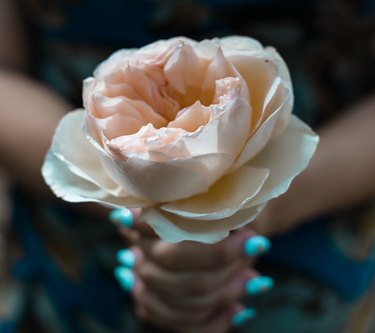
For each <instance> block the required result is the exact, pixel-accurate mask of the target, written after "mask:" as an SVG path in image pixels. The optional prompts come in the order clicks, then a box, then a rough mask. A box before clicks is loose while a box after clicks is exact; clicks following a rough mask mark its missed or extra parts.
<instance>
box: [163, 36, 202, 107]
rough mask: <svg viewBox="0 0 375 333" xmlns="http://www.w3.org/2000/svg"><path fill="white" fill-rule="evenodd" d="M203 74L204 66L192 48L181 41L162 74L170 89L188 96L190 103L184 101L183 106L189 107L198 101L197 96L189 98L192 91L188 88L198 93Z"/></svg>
mask: <svg viewBox="0 0 375 333" xmlns="http://www.w3.org/2000/svg"><path fill="white" fill-rule="evenodd" d="M204 72H205V64H204V63H203V62H202V60H201V59H200V58H198V56H197V55H196V53H195V52H194V49H193V48H192V46H191V45H189V44H185V43H184V42H183V41H181V42H180V43H179V44H178V45H177V47H176V49H175V50H174V51H173V53H172V54H171V56H170V58H169V59H168V61H167V63H166V64H165V66H164V73H165V76H166V78H167V81H168V83H169V85H170V87H172V88H173V89H174V90H176V91H177V92H179V93H181V94H182V95H190V96H189V98H190V99H191V102H190V103H189V102H187V101H185V105H190V104H192V103H193V102H195V101H196V100H197V99H199V95H197V94H195V96H191V90H193V89H188V88H189V87H190V88H193V87H194V88H196V92H197V91H199V89H200V87H201V84H202V80H203V75H204ZM188 91H189V93H188ZM193 95H194V94H193Z"/></svg>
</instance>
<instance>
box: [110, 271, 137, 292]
mask: <svg viewBox="0 0 375 333" xmlns="http://www.w3.org/2000/svg"><path fill="white" fill-rule="evenodd" d="M115 277H116V279H117V280H118V282H119V283H120V285H121V287H122V289H124V290H125V291H127V292H131V291H132V290H133V288H134V284H135V279H134V274H133V272H132V271H131V270H130V269H129V268H125V267H116V268H115Z"/></svg>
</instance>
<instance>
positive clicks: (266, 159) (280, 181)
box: [246, 115, 319, 207]
mask: <svg viewBox="0 0 375 333" xmlns="http://www.w3.org/2000/svg"><path fill="white" fill-rule="evenodd" d="M318 141H319V137H318V136H317V135H316V134H315V133H314V132H313V131H312V130H311V129H310V128H309V127H308V126H307V125H306V124H305V123H303V122H302V121H301V120H299V119H298V118H297V117H296V116H294V115H293V116H292V117H291V120H290V123H289V126H288V128H287V129H286V130H285V131H284V132H283V134H281V135H280V136H279V137H278V138H277V139H275V140H272V141H271V142H269V143H268V145H267V146H266V147H265V148H264V149H263V150H262V151H261V152H260V153H259V154H258V155H257V156H256V157H255V158H254V159H252V160H251V161H249V162H248V165H251V166H252V167H257V168H269V169H270V175H269V177H268V178H267V180H266V182H265V183H264V185H263V187H262V189H261V190H260V191H259V193H258V195H257V196H256V197H255V198H254V200H253V201H251V202H250V203H249V204H248V205H247V206H246V207H252V206H256V205H259V204H264V203H266V202H267V201H269V200H271V199H273V198H276V197H277V196H279V195H281V194H282V193H284V192H286V191H287V189H288V188H289V186H290V184H291V182H292V180H293V179H294V178H295V177H296V176H297V175H298V174H299V173H300V172H301V171H302V170H303V169H305V168H306V166H307V164H308V162H309V160H310V158H311V157H312V156H313V154H314V152H315V149H316V147H317V145H318Z"/></svg>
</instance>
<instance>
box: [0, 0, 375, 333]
mask: <svg viewBox="0 0 375 333" xmlns="http://www.w3.org/2000/svg"><path fill="white" fill-rule="evenodd" d="M15 4H16V2H15V1H12V0H0V117H1V121H0V154H1V167H2V168H4V169H5V170H6V171H7V172H8V174H9V175H10V176H11V177H12V178H13V179H14V180H15V181H17V182H19V183H22V184H23V185H24V186H25V187H27V188H29V189H30V190H31V191H37V193H38V195H39V194H41V193H43V195H45V196H46V197H51V198H52V194H51V193H50V192H49V190H48V189H47V187H46V186H45V185H44V183H43V181H42V178H41V176H40V167H41V165H42V161H43V159H44V156H45V153H46V151H47V149H48V146H49V144H50V141H51V138H52V135H53V132H54V129H55V128H56V125H57V123H58V121H59V120H60V118H61V116H62V115H63V114H64V113H65V112H66V111H68V110H70V109H71V107H70V105H69V104H68V103H67V102H66V101H65V100H64V99H62V98H61V97H59V96H58V95H56V94H54V93H53V92H52V91H51V90H49V89H48V88H46V87H44V86H41V85H40V84H38V83H37V82H35V81H33V80H31V79H29V78H27V77H26V75H25V74H24V73H25V71H27V69H28V67H29V66H30V64H29V58H28V49H27V42H26V40H27V38H26V37H25V34H24V33H23V30H22V22H21V20H20V17H19V15H18V12H17V9H16V8H15ZM374 108H375V102H374V100H373V99H369V100H367V101H365V102H363V103H361V104H358V105H356V106H354V107H353V108H351V109H349V110H348V112H347V113H345V114H344V115H343V117H342V118H341V119H338V120H336V121H335V122H333V123H331V124H329V125H328V126H326V127H325V128H322V129H320V130H319V131H318V132H319V134H320V136H321V142H320V144H319V147H318V149H317V152H316V154H315V156H314V157H313V159H312V161H311V163H310V165H309V167H308V169H307V170H306V171H305V172H303V173H302V174H301V175H300V176H299V177H297V178H296V180H295V181H294V182H293V184H292V186H291V188H290V190H289V191H288V192H287V193H286V194H285V195H283V196H282V197H280V198H278V199H275V200H274V201H272V202H271V203H270V204H269V205H268V207H267V208H266V209H265V210H264V212H263V214H261V215H260V216H259V218H258V219H257V221H255V222H254V223H253V224H252V225H250V226H249V228H250V229H249V230H245V231H243V232H249V233H252V231H250V230H251V229H255V230H256V231H257V232H260V233H262V234H265V235H273V234H277V233H280V232H287V231H288V230H290V229H291V228H293V227H294V226H295V225H297V224H299V223H303V221H305V220H307V219H309V218H312V217H314V216H318V215H320V214H322V213H324V212H329V211H332V210H335V209H339V208H341V207H344V206H347V205H352V204H354V203H356V202H359V201H361V200H362V199H365V198H369V197H370V196H372V195H373V194H374V191H375V173H374V172H373V170H375V149H374V142H375V131H374V130H373V128H374V125H375V112H374ZM311 198H314V200H311ZM106 213H107V211H103V214H106ZM241 237H242V236H241ZM229 241H231V239H230V240H229ZM152 242H154V243H155V244H156V242H158V244H163V243H162V241H160V240H158V239H152V238H150V241H149V242H148V245H146V244H145V243H141V242H140V243H138V244H137V245H136V250H135V251H139V254H138V255H139V257H140V258H141V259H140V261H139V263H142V262H143V265H146V264H148V265H153V267H154V271H153V272H154V273H152V274H151V275H149V277H148V280H146V279H145V280H143V279H142V276H141V275H138V276H137V278H138V279H139V282H138V285H139V286H142V283H143V284H144V286H145V287H144V290H143V291H142V289H140V288H141V287H138V289H135V290H134V297H135V301H136V304H137V307H138V309H139V311H140V312H139V314H140V315H141V317H142V318H145V319H147V320H149V321H151V322H155V323H156V324H158V323H159V320H160V319H158V318H159V317H158V316H159V315H160V313H159V309H160V305H161V304H162V305H163V304H165V305H166V306H167V305H168V304H167V300H169V299H171V298H173V297H174V296H176V298H177V297H178V299H179V300H180V302H181V303H184V302H185V301H186V303H188V300H189V299H190V298H191V291H189V289H186V290H183V291H185V294H182V295H181V289H179V288H170V285H171V284H172V285H173V284H174V285H176V286H177V285H179V286H185V285H189V284H190V285H194V284H198V285H205V286H206V288H203V290H202V292H201V294H200V295H201V297H200V298H198V297H195V299H197V300H198V302H199V301H201V302H203V301H204V300H205V299H206V300H207V299H210V297H211V299H214V300H215V298H213V296H211V295H212V293H213V292H215V291H216V292H217V293H216V295H221V294H220V291H223V292H224V290H226V288H229V290H234V288H236V287H238V285H235V284H231V283H232V281H233V280H232V279H231V278H232V277H233V279H234V278H235V277H236V276H232V275H231V274H229V273H231V272H232V271H231V270H230V269H231V268H233V267H230V263H228V262H226V261H224V262H221V263H218V265H217V267H216V270H212V269H211V270H210V272H215V274H210V275H209V278H208V277H207V268H206V269H203V267H202V266H201V267H199V268H197V267H194V264H195V263H196V258H197V252H198V253H199V254H200V256H202V257H204V256H205V253H206V257H207V258H212V256H214V257H216V258H220V257H221V256H224V258H225V256H226V255H228V254H227V252H229V251H230V250H229V246H228V247H226V246H221V245H218V246H213V247H212V248H208V247H207V246H206V247H205V246H204V245H199V244H195V251H194V252H189V251H180V250H179V249H183V246H186V244H185V245H184V244H183V243H181V244H175V245H170V244H166V243H164V245H162V246H163V247H164V248H165V249H166V250H165V251H157V250H156V249H157V247H156V246H151V245H150V244H151V243H152ZM160 242H161V243H160ZM234 243H236V244H240V245H241V244H242V243H240V242H234ZM201 246H202V248H201ZM239 248H240V247H239ZM178 253H179V254H180V255H179V257H178V260H176V259H173V258H174V257H176V256H177V254H178ZM207 253H213V254H212V256H210V255H208V254H207ZM142 256H143V259H142ZM232 259H233V262H234V263H238V266H237V267H235V268H236V269H233V274H234V273H236V274H237V277H238V276H239V275H241V274H243V276H242V278H243V279H246V278H247V276H245V275H246V274H253V271H252V270H251V268H249V265H248V262H247V261H246V260H244V258H243V256H242V254H241V253H240V252H237V257H235V258H232ZM173 261H174V262H179V263H181V264H180V265H179V266H178V267H176V265H167V266H165V265H164V266H162V264H161V263H163V262H164V263H170V262H173ZM241 265H243V266H241ZM177 268H178V269H177ZM193 268H195V269H194V271H195V273H194V274H190V273H189V272H191V271H192V270H193ZM138 269H142V268H141V267H139V268H138ZM219 272H221V273H219ZM228 272H229V273H228ZM163 274H168V276H169V278H170V279H169V280H168V279H166V278H161V279H160V278H159V279H157V277H158V276H159V277H160V276H166V275H163ZM236 274H234V275H236ZM187 276H190V277H191V280H190V281H188V279H187V278H186V277H187ZM218 277H221V279H219V281H217V280H216V278H218ZM223 277H226V278H227V279H225V278H223ZM240 278H241V277H240ZM204 279H206V280H208V282H205V283H202V282H200V283H196V281H202V280H204ZM194 281H195V282H194ZM164 284H166V286H165V289H164ZM136 288H137V287H136ZM230 288H233V289H230ZM145 290H146V292H145ZM163 290H167V291H168V293H169V294H168V298H167V297H165V292H164V293H163ZM239 293H240V292H239ZM239 293H238V294H236V293H235V292H234V293H233V295H234V296H235V297H234V298H232V299H231V300H230V301H231V302H229V303H228V305H227V308H226V309H225V310H222V311H225V312H224V314H225V315H224V316H221V314H223V313H222V312H220V311H221V310H218V311H219V312H217V313H215V314H214V315H213V317H210V318H208V319H205V320H204V321H202V318H197V319H196V320H195V321H194V318H193V320H192V322H190V325H191V326H190V327H185V330H187V329H188V328H190V331H189V332H192V330H191V327H195V329H196V330H193V331H194V332H197V333H198V332H200V331H201V332H209V331H210V330H211V331H215V332H216V333H219V332H220V331H219V330H218V329H217V328H218V327H220V329H222V330H223V332H225V331H226V330H228V328H229V326H230V318H231V315H232V314H233V313H234V312H235V311H237V310H238V307H237V304H238V299H239V298H240V295H239ZM221 300H222V298H220V297H219V296H217V298H216V301H213V302H211V303H210V302H208V303H209V304H208V303H206V304H205V306H206V308H205V309H204V306H203V307H202V303H201V304H198V305H199V306H200V307H199V306H198V305H197V304H195V305H194V304H193V305H192V306H191V308H193V310H192V312H193V311H195V310H194V309H199V311H202V313H207V312H209V311H211V309H212V308H214V305H215V304H216V305H220V304H221V303H220V302H221ZM168 306H170V305H168ZM142 308H147V313H145V312H142ZM202 308H203V310H202ZM174 310H175V312H174V313H172V314H168V313H165V314H164V315H166V316H169V320H167V321H166V322H164V324H166V325H167V326H168V327H171V328H175V327H181V325H182V324H183V323H184V318H185V317H186V316H187V315H188V312H187V310H186V309H184V308H183V307H182V308H180V309H179V308H178V307H175V309H174ZM167 311H168V308H167ZM195 313H197V312H195ZM221 317H223V318H224V319H225V320H226V321H225V324H223V323H222V322H221V321H219V319H218V318H221ZM173 318H174V319H173ZM190 319H191V318H190ZM198 319H200V320H198ZM194 325H195V326H194ZM215 329H217V330H215ZM181 332H183V331H181Z"/></svg>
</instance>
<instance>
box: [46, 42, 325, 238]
mask: <svg viewBox="0 0 375 333" xmlns="http://www.w3.org/2000/svg"><path fill="white" fill-rule="evenodd" d="M83 100H84V106H85V110H78V111H76V112H72V113H69V114H67V115H66V116H65V117H64V118H63V119H62V121H61V123H60V124H59V126H58V128H57V130H56V133H55V137H54V139H53V143H52V146H51V149H50V151H49V153H48V155H47V157H46V160H45V163H44V166H43V169H42V173H43V176H44V178H45V180H46V182H47V183H48V184H49V186H50V187H51V188H52V190H53V191H54V192H55V194H56V195H57V196H59V197H62V198H63V199H65V200H67V201H70V202H84V201H93V202H99V203H102V204H104V205H108V206H111V207H121V206H128V207H135V206H138V207H144V210H143V217H144V219H145V220H146V221H147V223H149V224H150V225H151V226H152V227H153V228H154V230H155V231H156V233H157V234H158V235H159V236H160V237H162V238H163V239H164V240H167V241H170V242H178V241H181V240H196V241H201V242H206V243H212V242H216V241H219V240H220V239H222V238H224V237H226V236H227V235H228V233H229V231H230V230H233V229H236V228H239V227H241V226H243V225H245V224H246V223H249V222H250V221H251V220H253V219H254V218H255V217H256V215H257V214H258V213H259V212H260V211H261V209H262V208H263V207H264V206H265V204H266V203H267V201H269V200H270V199H272V198H274V197H276V196H279V195H280V194H282V193H283V192H285V191H286V190H287V188H288V186H289V184H290V183H291V181H292V179H293V178H294V177H295V176H296V175H297V174H298V173H300V172H301V171H302V170H303V169H304V168H305V167H306V165H307V163H308V161H309V159H310V157H311V156H312V154H313V152H314V150H315V148H316V145H317V141H318V139H317V136H316V135H315V134H314V133H313V132H312V131H311V130H310V129H309V127H308V126H306V125H305V124H304V123H303V122H301V121H300V120H298V119H297V118H296V117H295V116H291V110H292V105H293V93H292V87H291V81H290V77H289V73H288V69H287V67H286V65H285V64H284V62H283V60H282V59H281V57H280V56H279V54H278V53H277V52H276V51H275V50H274V49H273V48H270V47H267V48H263V47H262V45H261V44H260V43H259V42H257V41H256V40H254V39H251V38H247V37H237V36H233V37H227V38H222V39H213V40H205V41H202V42H196V41H194V40H191V39H187V38H184V37H180V38H172V39H169V40H164V41H158V42H156V43H153V44H150V45H148V46H146V47H143V48H140V49H130V50H120V51H118V52H116V53H114V54H113V55H112V56H111V57H110V58H109V59H108V60H106V61H104V62H103V63H102V64H100V65H99V66H98V68H97V69H96V71H95V73H94V77H91V78H88V79H86V80H85V81H84V89H83Z"/></svg>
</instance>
